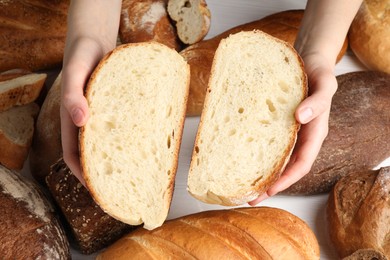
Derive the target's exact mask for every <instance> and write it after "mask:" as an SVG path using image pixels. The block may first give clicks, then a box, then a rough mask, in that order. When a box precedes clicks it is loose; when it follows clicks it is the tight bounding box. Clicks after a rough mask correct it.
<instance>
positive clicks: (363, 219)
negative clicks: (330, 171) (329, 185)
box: [327, 167, 390, 259]
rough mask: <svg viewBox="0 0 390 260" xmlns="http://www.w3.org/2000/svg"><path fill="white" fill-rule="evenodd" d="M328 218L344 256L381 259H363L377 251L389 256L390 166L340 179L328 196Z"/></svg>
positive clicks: (334, 238) (336, 244) (351, 174)
mask: <svg viewBox="0 0 390 260" xmlns="http://www.w3.org/2000/svg"><path fill="white" fill-rule="evenodd" d="M327 220H328V223H329V225H328V230H329V234H330V238H331V241H332V243H333V245H334V246H335V248H336V251H337V253H338V255H339V256H340V257H341V258H343V257H348V256H350V255H352V256H351V257H349V258H347V259H381V258H380V257H378V258H375V256H374V257H373V258H364V257H370V256H371V255H373V254H374V255H375V252H377V253H376V254H377V255H379V256H381V255H384V256H385V257H387V258H384V259H390V240H389V237H390V167H385V168H381V169H380V170H378V171H371V172H366V171H363V172H359V171H357V172H351V173H350V174H349V175H347V176H345V177H343V178H341V179H340V180H339V181H338V182H337V184H336V185H335V186H334V188H333V189H332V191H331V193H330V195H329V198H328V205H327ZM354 255H355V256H354ZM354 257H356V258H354ZM382 259H383V258H382Z"/></svg>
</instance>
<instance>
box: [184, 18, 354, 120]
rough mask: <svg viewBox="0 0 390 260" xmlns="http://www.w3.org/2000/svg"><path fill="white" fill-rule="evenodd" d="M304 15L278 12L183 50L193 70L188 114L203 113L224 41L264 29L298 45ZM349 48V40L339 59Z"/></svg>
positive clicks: (196, 114) (345, 43)
mask: <svg viewBox="0 0 390 260" xmlns="http://www.w3.org/2000/svg"><path fill="white" fill-rule="evenodd" d="M303 13H304V10H288V11H283V12H280V13H275V14H272V15H269V16H266V17H264V18H262V19H259V20H256V21H253V22H250V23H246V24H242V25H238V26H236V27H234V28H231V29H229V30H227V31H225V32H223V33H221V34H219V35H217V36H215V37H213V38H211V39H208V40H204V41H201V42H198V43H195V44H193V45H190V46H188V47H187V48H185V49H184V50H182V51H181V52H180V54H181V55H182V56H183V57H184V58H185V59H186V61H187V62H188V64H190V67H191V83H190V94H189V97H188V106H187V115H188V116H198V115H200V114H201V112H202V109H203V102H204V98H205V95H206V89H207V84H208V81H209V77H210V71H211V64H212V62H213V58H214V53H215V50H216V49H217V47H218V45H219V42H220V41H221V40H222V39H224V38H226V37H228V36H229V35H230V34H234V33H238V32H240V31H252V30H262V31H264V32H265V33H268V34H270V35H272V36H274V37H276V38H278V39H281V40H283V41H286V42H288V43H290V44H291V45H294V42H295V39H296V37H297V34H298V29H299V26H300V24H301V21H302V18H303ZM347 47H348V42H347V39H346V40H345V42H344V45H343V47H342V49H341V50H340V53H339V56H338V58H337V60H340V59H341V58H342V57H343V55H344V53H345V51H346V50H347Z"/></svg>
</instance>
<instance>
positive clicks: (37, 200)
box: [0, 165, 70, 259]
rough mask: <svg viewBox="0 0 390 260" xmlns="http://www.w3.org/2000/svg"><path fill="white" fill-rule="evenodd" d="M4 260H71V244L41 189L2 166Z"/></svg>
mask: <svg viewBox="0 0 390 260" xmlns="http://www.w3.org/2000/svg"><path fill="white" fill-rule="evenodd" d="M0 205H1V207H0V241H1V243H0V255H1V258H2V259H70V250H69V243H68V240H67V238H66V236H65V233H64V231H63V229H62V227H61V226H60V224H59V222H58V220H57V218H56V215H55V214H54V209H53V207H52V205H51V203H50V201H49V200H48V199H47V198H46V197H45V195H44V193H43V192H42V191H41V190H40V188H39V187H38V185H36V184H35V183H33V182H32V181H30V180H28V179H27V178H25V177H22V176H21V175H19V174H18V173H17V172H14V171H11V170H9V169H7V168H5V167H3V166H1V165H0Z"/></svg>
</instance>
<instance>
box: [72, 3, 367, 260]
mask: <svg viewBox="0 0 390 260" xmlns="http://www.w3.org/2000/svg"><path fill="white" fill-rule="evenodd" d="M207 3H208V6H209V8H210V11H211V14H212V22H211V28H210V31H209V34H208V36H207V38H210V37H213V36H215V35H217V34H219V33H221V32H223V31H225V30H227V29H229V28H231V27H234V26H237V25H239V24H243V23H246V22H250V21H253V20H257V19H260V18H262V17H264V16H266V15H269V14H272V13H275V12H280V11H284V10H289V9H304V8H305V5H306V1H304V0H295V1H289V0H274V1H265V0H262V1H260V0H240V1H235V0H207ZM358 70H365V68H364V67H363V66H362V65H361V64H360V62H359V61H358V60H357V59H356V57H355V56H354V55H353V54H352V52H351V51H348V52H347V53H346V55H345V56H344V57H343V59H342V60H341V61H340V62H339V63H338V64H337V66H336V70H335V74H336V75H339V74H344V73H347V72H350V71H358ZM198 122H199V118H198V117H195V118H194V117H193V118H187V119H186V121H185V127H184V135H183V140H182V146H181V151H180V157H179V167H178V171H177V175H176V184H175V191H174V195H173V201H172V204H171V208H170V212H169V216H168V219H172V218H176V217H180V216H183V215H187V214H190V213H195V212H200V211H205V210H211V209H222V208H226V207H222V206H216V205H208V204H205V203H202V202H200V201H197V200H196V199H194V198H193V197H191V196H190V195H189V194H188V192H187V190H186V183H187V172H188V169H189V163H190V157H191V153H192V148H193V143H194V138H195V133H196V129H197V126H198ZM327 198H328V194H322V195H315V196H282V195H276V196H274V197H272V198H269V199H267V200H266V201H264V202H262V203H260V204H259V206H271V207H276V208H281V209H284V210H287V211H289V212H290V213H292V214H294V215H296V216H298V217H300V218H301V219H303V220H304V221H305V222H306V223H307V224H308V225H309V226H310V227H311V228H312V230H313V231H314V233H315V235H316V237H317V239H318V242H319V244H320V250H321V259H324V260H325V259H337V257H336V255H335V252H334V251H333V248H332V246H331V245H330V244H329V241H328V236H327V234H328V233H327V229H326V222H325V206H326V202H327ZM243 206H247V205H243ZM72 255H73V259H80V260H81V259H94V258H95V256H96V254H93V255H89V256H85V255H82V254H80V253H79V252H77V251H75V250H72Z"/></svg>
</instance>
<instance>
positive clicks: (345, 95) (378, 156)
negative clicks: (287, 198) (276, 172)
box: [284, 71, 390, 194]
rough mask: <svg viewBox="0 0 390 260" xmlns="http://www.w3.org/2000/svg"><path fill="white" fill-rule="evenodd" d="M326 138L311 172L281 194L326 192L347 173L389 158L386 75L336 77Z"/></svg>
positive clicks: (389, 110)
mask: <svg viewBox="0 0 390 260" xmlns="http://www.w3.org/2000/svg"><path fill="white" fill-rule="evenodd" d="M337 82H338V85H339V86H338V90H337V92H336V94H335V95H334V97H333V101H332V108H331V112H330V118H329V134H328V136H327V138H326V139H325V141H324V143H323V145H322V148H321V150H320V152H319V154H318V156H317V159H316V161H315V162H314V164H313V167H312V169H311V171H310V172H309V173H308V174H307V175H306V176H304V177H303V178H302V179H300V180H299V181H298V182H297V183H295V184H294V185H292V186H291V187H290V188H288V189H287V190H286V191H284V193H285V194H316V193H322V192H328V191H329V190H330V189H331V188H332V186H333V185H334V184H335V183H336V182H337V180H338V179H340V178H341V177H342V176H344V175H346V174H348V173H350V172H357V171H360V172H368V171H370V170H372V169H373V168H374V167H376V166H378V165H379V164H380V163H381V162H383V161H384V160H386V159H387V158H388V157H390V142H389V140H390V105H389V104H390V75H389V74H385V73H380V72H371V71H361V72H351V73H347V74H344V75H340V76H338V77H337Z"/></svg>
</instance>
